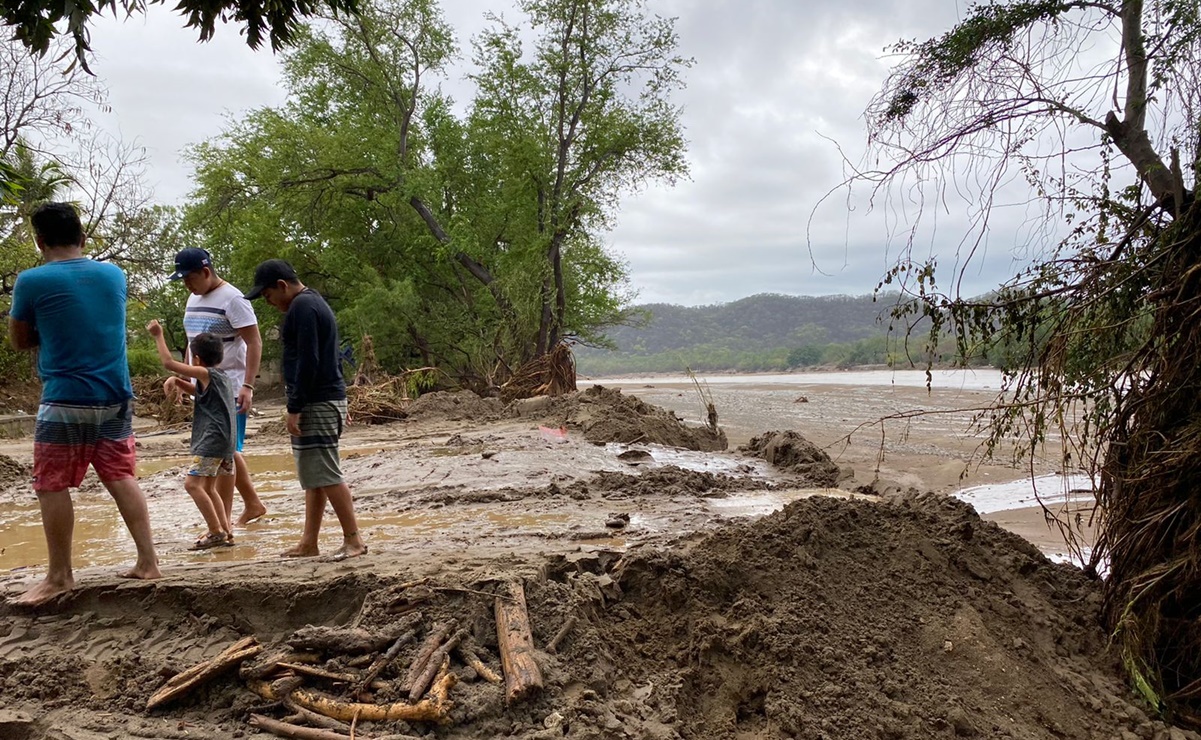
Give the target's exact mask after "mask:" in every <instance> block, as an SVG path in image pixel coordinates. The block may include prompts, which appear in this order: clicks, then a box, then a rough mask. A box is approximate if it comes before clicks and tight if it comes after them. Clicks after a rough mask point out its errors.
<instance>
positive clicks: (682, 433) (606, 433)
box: [511, 385, 729, 452]
mask: <svg viewBox="0 0 1201 740" xmlns="http://www.w3.org/2000/svg"><path fill="white" fill-rule="evenodd" d="M511 409H512V412H513V413H514V414H515V415H517V416H519V417H523V418H532V419H541V420H544V421H546V422H549V423H550V424H552V425H555V426H558V425H562V426H564V427H567V428H569V429H579V430H580V431H582V432H583V433H584V438H585V439H587V440H588V441H589V442H592V443H593V444H598V445H600V444H606V443H610V442H616V443H622V444H635V443H642V444H660V445H666V446H668V447H682V448H684V449H687V450H700V451H705V452H710V451H717V450H724V449H726V448H727V447H728V446H729V442H728V441H727V440H726V434H725V432H724V431H722V430H720V429H718V430H717V431H716V432H714V431H712V430H710V429H708V428H707V427H703V426H697V425H691V426H690V425H686V424H684V423H683V420H682V419H681V418H680V417H679V416H677V415H676V414H675V413H674V412H671V411H668V410H667V409H664V408H660V407H658V406H652V405H651V404H648V403H645V402H643V401H642V400H640V399H639V398H637V397H636V396H632V395H628V394H624V393H622V392H621V390H620V389H617V388H606V387H604V386H600V385H595V386H591V387H589V388H587V389H585V390H583V391H580V392H578V393H573V394H569V395H566V396H560V397H558V398H545V397H544V398H535V399H528V400H526V401H518V402H515V403H514V404H512V406H511Z"/></svg>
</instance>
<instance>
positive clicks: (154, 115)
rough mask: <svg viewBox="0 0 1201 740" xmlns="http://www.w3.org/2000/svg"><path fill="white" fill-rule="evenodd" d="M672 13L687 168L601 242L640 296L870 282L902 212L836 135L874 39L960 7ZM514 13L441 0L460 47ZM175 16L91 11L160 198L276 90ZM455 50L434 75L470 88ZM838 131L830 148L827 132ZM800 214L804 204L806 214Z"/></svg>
mask: <svg viewBox="0 0 1201 740" xmlns="http://www.w3.org/2000/svg"><path fill="white" fill-rule="evenodd" d="M649 7H650V9H651V10H652V11H653V12H656V13H659V14H662V15H668V16H675V17H677V18H678V23H677V31H678V32H679V36H680V43H681V51H682V53H683V54H685V55H686V56H691V57H693V58H694V59H695V60H696V64H695V66H694V67H693V68H692V69H691V70H689V71H688V73H687V74H686V81H687V88H686V89H685V90H683V91H681V92H680V93H679V94H678V97H677V102H678V103H679V104H680V105H681V106H682V108H683V111H684V112H683V118H684V123H685V126H686V129H687V138H688V140H689V160H690V163H691V178H690V179H688V180H685V181H682V182H680V183H678V184H677V185H676V186H675V187H670V186H667V185H658V184H656V185H652V186H651V187H649V188H647V189H646V190H645V191H644V192H641V193H636V194H631V195H630V196H628V197H627V198H625V199H624V201H623V202H622V206H621V211H620V214H619V217H618V218H617V220H616V227H615V228H614V230H613V231H612V233H610V234H609V235H608V243H609V244H610V245H611V247H612V248H613V249H614V251H615V252H616V253H618V254H619V255H620V256H621V257H622V258H624V259H625V260H626V261H627V262H628V263H629V265H630V268H631V278H632V282H633V286H634V287H635V288H636V289H637V290H638V291H639V293H640V297H641V299H642V300H646V301H664V302H673V303H684V304H697V303H713V302H724V301H729V300H735V299H738V298H741V297H743V296H746V295H750V294H753V293H758V292H780V293H794V294H809V295H818V294H828V293H852V294H860V293H866V292H870V291H871V290H872V289H873V288H874V287H875V285H876V283H877V281H878V280H879V279H880V277H881V275H882V274H883V273H884V271H885V270H886V269H887V267H888V265H889V259H890V258H892V257H895V255H896V254H897V252H898V251H899V250H900V249H902V248H903V247H904V244H905V228H904V224H905V223H906V218H907V217H912V209H911V208H901V209H899V210H898V207H897V201H892V202H885V201H878V202H877V203H876V207H875V208H874V209H869V207H868V206H869V203H868V201H867V198H866V194H865V193H862V192H859V193H856V194H855V196H854V197H853V198H852V199H851V200H850V201H849V202H848V199H847V195H846V193H844V192H841V191H836V192H834V193H833V194H832V195H830V197H829V198H828V199H827V200H826V201H825V203H824V205H823V206H822V207H821V208H819V209H818V210H817V211H816V215H815V216H814V214H815V211H814V209H815V207H816V206H817V205H818V203H819V201H820V200H821V199H822V198H823V197H824V196H826V195H827V194H830V193H831V190H833V189H835V188H836V187H837V186H838V184H839V183H840V182H841V181H842V180H843V178H844V177H845V172H844V167H843V162H842V160H841V155H840V152H839V148H838V147H841V148H842V149H843V151H844V153H845V154H846V156H848V157H849V158H850V159H851V160H852V161H855V160H857V159H859V158H860V157H861V156H862V147H863V143H864V141H865V137H866V130H865V126H864V121H863V118H862V114H863V110H864V108H865V107H866V105H867V104H868V102H869V100H870V99H871V97H872V95H873V94H874V93H875V92H876V91H877V90H878V89H879V88H880V86H881V84H882V83H883V81H884V79H885V77H886V76H887V73H888V69H889V65H890V63H891V62H892V61H893V60H891V59H889V58H888V57H887V55H886V53H885V48H886V47H887V46H888V45H890V44H892V43H894V42H895V41H897V40H899V39H901V38H927V37H930V36H933V35H937V34H939V33H941V32H943V31H944V30H946V29H947V28H949V27H950V26H951V25H952V24H953V23H954V22H955V21H956V19H957V18H958V17H959V14H960V12H961V11H962V8H961V7H960V6H959V4H958V3H954V2H947V1H946V0H870V1H869V0H861V1H860V2H855V3H849V2H845V0H841V1H836V0H822V1H818V0H813V1H811V2H804V3H802V2H796V0H749V1H747V0H652V1H651V2H650V3H649ZM488 9H492V10H493V11H495V12H498V13H499V12H503V14H504V15H505V16H506V17H507V18H508V19H509V20H516V19H517V18H518V15H517V14H516V12H515V11H513V9H512V7H511V6H510V5H508V3H507V2H506V0H495V1H493V2H489V0H457V1H456V2H454V3H446V7H445V12H446V14H447V19H448V20H449V21H450V22H451V23H452V25H453V26H454V27H455V28H456V30H457V31H458V33H459V40H460V45H461V50H462V52H463V56H464V58H465V59H469V58H470V45H469V42H468V40H469V38H470V35H471V34H473V33H475V32H477V31H478V30H480V29H481V28H483V27H484V25H485V22H484V19H483V15H484V12H485V11H486V10H488ZM180 25H181V22H180V19H179V18H178V17H177V16H174V15H173V14H170V13H169V12H167V11H166V10H164V9H162V8H161V7H159V6H152V7H151V13H150V15H149V16H148V17H147V18H146V19H144V20H143V19H137V18H135V19H133V20H131V21H128V22H125V23H119V22H115V21H113V20H111V19H109V20H106V21H104V22H102V23H100V24H99V25H98V27H97V28H96V30H95V32H94V34H93V47H94V48H95V49H97V50H98V59H97V62H96V64H95V65H94V69H96V71H97V72H98V74H99V75H100V78H101V80H102V81H103V82H104V83H105V84H106V85H107V86H108V88H109V90H110V97H111V102H112V106H113V109H114V115H113V116H110V117H108V119H106V120H107V122H106V125H107V126H109V127H110V128H112V129H114V130H119V131H120V133H121V135H122V136H124V137H125V138H127V139H130V138H133V139H137V140H139V141H140V142H141V143H142V144H143V145H144V146H145V147H146V149H147V154H148V157H149V160H150V163H151V169H150V179H151V181H152V183H153V184H154V185H155V186H156V189H157V194H158V197H159V199H160V200H163V201H179V200H181V199H182V198H183V197H185V196H186V194H187V192H188V191H189V190H190V187H191V184H190V176H191V172H190V170H189V168H188V166H187V164H186V163H185V162H183V161H182V160H181V158H180V154H181V151H182V150H183V148H184V147H186V146H187V145H189V144H194V143H197V142H200V141H203V140H205V139H208V138H211V137H213V136H216V135H217V134H219V133H220V132H221V130H222V127H223V126H224V125H225V123H226V121H227V118H228V117H230V116H234V117H237V116H239V115H241V114H243V113H244V112H246V111H248V110H250V109H252V108H255V107H258V106H264V105H276V104H279V103H280V102H282V100H283V92H282V90H281V89H280V87H279V82H278V78H279V72H278V66H277V63H276V61H275V59H274V58H273V57H272V56H271V54H270V53H269V52H268V51H260V52H257V53H253V52H250V51H249V50H248V49H247V48H246V47H245V44H244V43H243V41H242V39H241V38H240V37H239V36H238V35H237V33H236V32H235V31H234V30H233V29H232V28H228V27H227V28H222V29H218V34H217V36H216V38H215V39H214V40H213V41H211V42H210V43H208V44H197V43H195V34H194V32H192V31H191V30H187V29H182V28H179V26H180ZM466 66H467V65H466V62H464V63H463V64H462V65H460V67H457V68H456V69H455V70H453V71H452V73H451V75H450V77H449V79H447V80H446V81H445V82H444V83H443V84H444V86H445V89H446V90H447V91H448V92H450V93H451V94H452V95H454V96H455V97H456V98H457V99H458V100H459V102H460V103H464V102H466V100H467V99H468V98H469V97H470V87H469V85H468V84H467V83H466V82H465V81H463V79H462V77H463V73H464V72H465V70H466ZM835 142H836V143H837V146H836V144H835ZM969 205H970V204H968V203H964V202H960V201H957V200H955V199H953V198H952V199H951V200H949V201H948V202H947V205H946V209H945V210H944V211H943V212H941V213H929V214H927V217H926V221H925V223H926V224H927V225H928V226H933V225H934V223H937V229H934V230H928V231H923V232H922V233H921V234H920V235H919V238H918V241H917V244H918V246H917V247H916V248H915V252H916V253H919V254H922V255H925V254H930V253H933V254H938V255H940V256H941V258H942V261H943V262H944V263H945V264H948V265H950V264H953V255H954V250H955V248H956V246H957V244H958V240H959V238H960V235H961V234H962V229H963V226H964V225H965V224H966V223H967V218H968V210H969ZM1011 210H1015V211H1017V212H1015V213H1014V215H1013V216H1009V215H1007V214H1005V213H1002V214H999V215H998V218H997V221H995V222H994V226H993V230H992V232H991V233H990V236H989V239H990V243H989V244H988V251H987V259H985V260H983V261H982V262H981V263H980V266H979V267H977V268H976V269H974V270H972V271H971V272H969V273H967V275H966V276H965V278H966V279H967V281H968V283H967V286H966V287H967V289H968V292H975V291H979V290H984V289H987V288H990V287H993V286H994V285H995V284H996V283H997V282H998V281H999V280H1000V279H1001V278H1002V277H1004V276H1005V274H1006V272H1007V271H1008V272H1009V273H1012V269H1013V268H1014V267H1016V266H1017V265H1019V264H1020V263H1019V262H1016V261H1015V260H1014V258H1013V256H1012V253H1013V251H1014V249H1015V247H1018V248H1020V246H1021V244H1022V240H1023V239H1025V238H1027V237H1028V236H1029V230H1030V229H1029V226H1028V225H1027V226H1025V227H1023V226H1022V224H1023V222H1025V221H1028V219H1029V216H1028V214H1024V213H1021V212H1020V210H1021V209H1011ZM811 216H814V217H813V218H812V221H811Z"/></svg>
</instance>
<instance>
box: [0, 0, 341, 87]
mask: <svg viewBox="0 0 1201 740" xmlns="http://www.w3.org/2000/svg"><path fill="white" fill-rule="evenodd" d="M162 2H163V0H149V2H146V0H95V1H93V0H81V2H66V3H64V2H50V1H49V0H6V2H4V3H0V17H2V18H3V21H4V24H5V25H8V26H12V27H13V38H15V39H17V40H19V41H21V42H23V43H24V44H25V46H27V47H28V48H29V49H30V51H33V52H35V53H37V54H38V55H40V56H44V55H45V54H46V52H47V51H48V50H49V49H50V48H51V47H52V46H53V45H54V42H55V40H56V39H57V38H58V36H59V33H60V31H59V28H60V26H62V25H63V24H64V23H65V25H66V32H67V33H68V34H69V35H70V37H71V39H72V42H73V44H74V54H75V59H76V61H77V62H78V63H79V65H80V66H81V67H82V68H83V69H84V70H85V71H89V72H90V70H88V63H87V54H88V52H90V51H91V50H92V47H91V38H90V37H91V34H90V31H89V28H88V25H89V24H90V23H91V22H92V20H93V19H94V17H95V16H97V15H101V14H103V13H104V12H105V11H111V12H112V14H113V15H114V16H116V15H118V14H121V15H124V16H125V17H127V18H128V17H129V16H132V15H134V14H135V13H144V12H146V8H147V6H148V5H159V4H162ZM174 10H175V12H177V13H179V14H181V15H183V16H184V17H185V18H187V22H186V24H185V25H187V27H188V28H196V29H199V30H200V40H201V41H207V40H209V39H210V38H212V36H213V33H214V31H215V30H216V25H217V21H218V20H221V21H222V22H227V21H230V20H233V21H235V22H237V23H239V24H241V25H242V26H243V32H244V33H245V34H246V43H247V44H248V45H249V46H250V48H251V49H257V48H259V47H260V46H261V45H262V43H263V39H264V37H266V38H268V39H270V41H271V48H272V49H274V50H275V51H279V50H280V49H282V48H283V47H284V46H285V45H286V44H287V43H288V42H289V41H290V40H291V38H292V34H293V33H294V32H295V30H296V28H297V26H298V25H299V24H300V22H301V21H302V20H303V18H304V17H305V16H308V15H312V14H313V13H315V12H318V11H321V10H328V11H331V12H334V13H353V12H354V10H355V0H271V1H270V2H268V1H267V0H216V1H215V2H214V1H212V0H180V2H179V3H178V4H176V6H175V8H174ZM73 66H74V64H72V67H73Z"/></svg>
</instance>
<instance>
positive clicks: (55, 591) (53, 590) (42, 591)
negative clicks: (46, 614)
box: [12, 577, 75, 606]
mask: <svg viewBox="0 0 1201 740" xmlns="http://www.w3.org/2000/svg"><path fill="white" fill-rule="evenodd" d="M73 588H75V579H74V578H72V577H68V578H67V579H66V580H65V581H53V582H52V581H51V580H50V579H49V578H47V579H46V580H44V581H42V582H41V583H39V584H38V585H36V586H34V587H33V588H31V589H29V590H28V591H26V592H25V593H23V594H21V595H20V596H19V597H17V598H15V599H13V601H12V603H13V605H15V606H41V605H43V604H45V603H47V602H49V601H52V600H53V599H54V598H55V597H56V596H60V595H62V594H65V593H67V592H68V591H70V590H71V589H73Z"/></svg>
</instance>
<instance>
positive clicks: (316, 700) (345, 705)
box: [248, 673, 454, 724]
mask: <svg viewBox="0 0 1201 740" xmlns="http://www.w3.org/2000/svg"><path fill="white" fill-rule="evenodd" d="M449 675H450V676H451V677H452V685H453V677H454V674H453V673H451V674H449ZM248 685H249V687H250V690H251V691H253V692H255V693H256V694H258V695H259V696H261V697H263V698H264V699H267V700H269V701H274V700H275V699H276V698H277V697H276V696H275V693H274V691H273V690H272V687H271V684H269V683H267V682H266V681H250V682H249V683H248ZM290 698H291V700H292V701H293V702H294V703H295V704H296V705H297V706H301V707H304V708H305V709H308V710H310V711H313V712H317V713H318V714H323V715H325V716H326V717H332V718H334V719H336V720H341V721H343V722H348V723H349V722H351V721H353V720H354V718H355V717H356V716H357V717H358V718H359V721H360V722H396V721H404V722H437V723H439V724H446V723H447V722H449V721H450V710H451V709H452V708H453V707H454V704H453V703H451V702H449V701H447V702H443V703H437V702H433V701H429V700H425V701H421V702H418V703H416V704H409V703H407V702H395V703H393V704H365V703H361V702H349V701H342V700H341V699H338V698H336V697H333V696H330V695H329V694H325V693H322V692H320V691H312V690H310V689H295V690H294V691H292V693H291V694H290Z"/></svg>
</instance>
